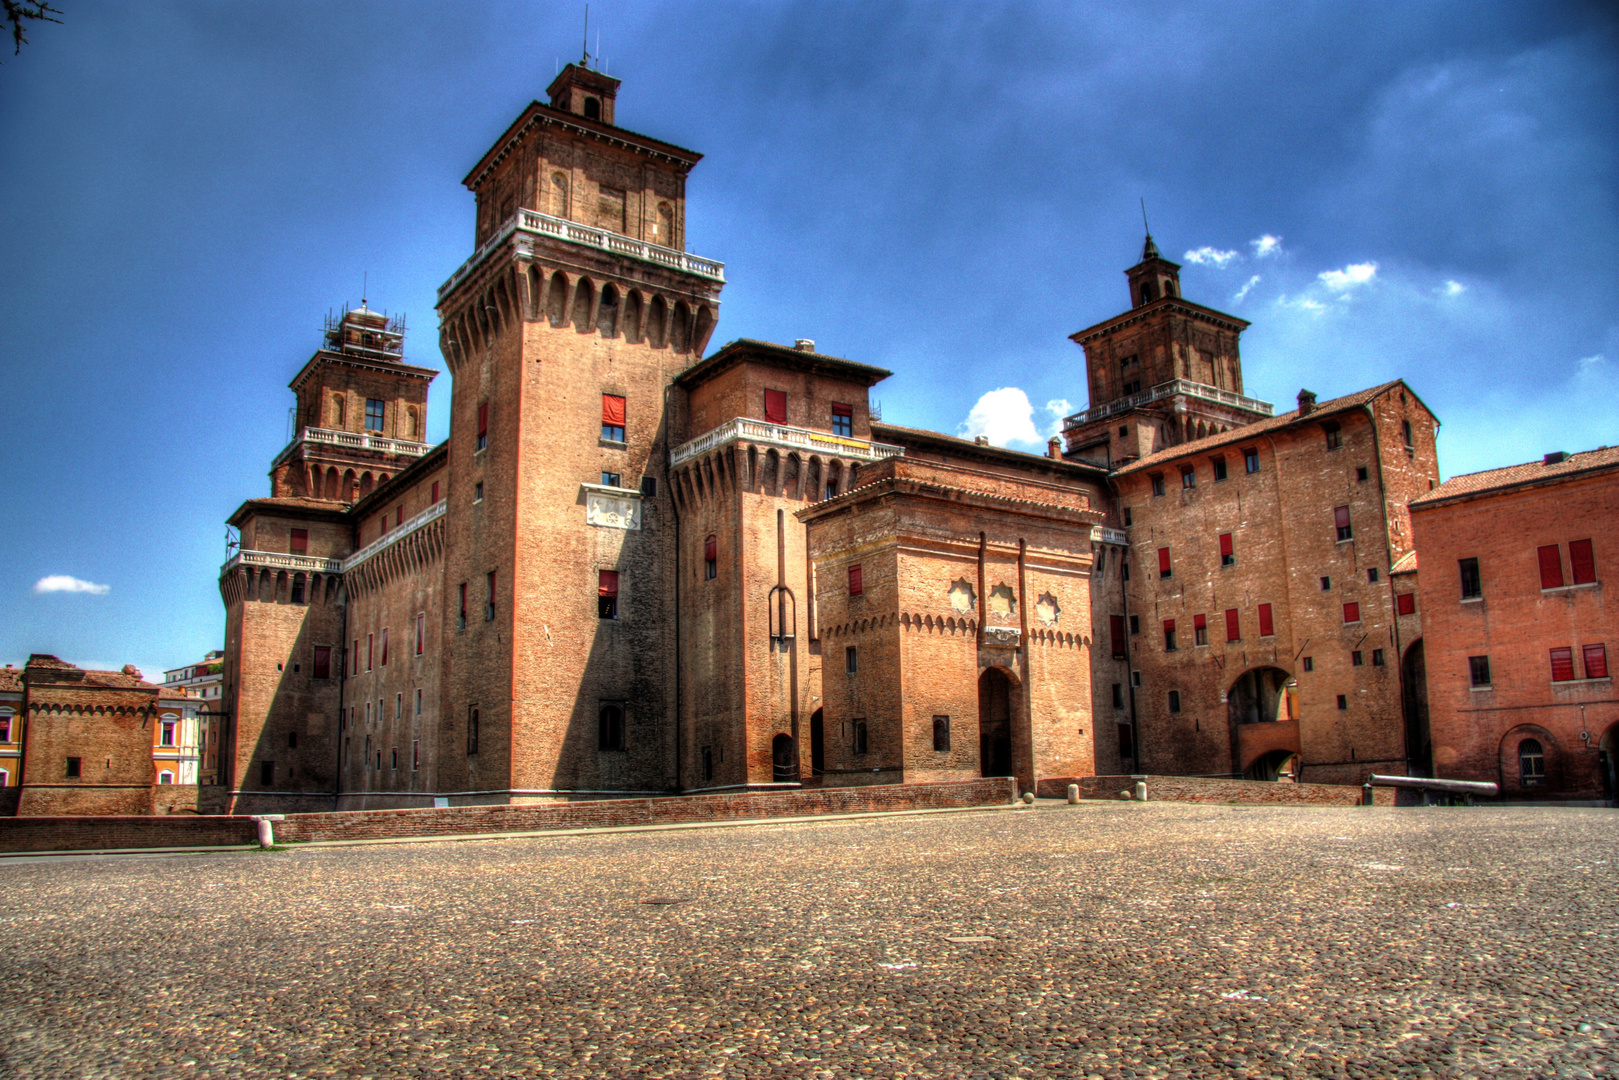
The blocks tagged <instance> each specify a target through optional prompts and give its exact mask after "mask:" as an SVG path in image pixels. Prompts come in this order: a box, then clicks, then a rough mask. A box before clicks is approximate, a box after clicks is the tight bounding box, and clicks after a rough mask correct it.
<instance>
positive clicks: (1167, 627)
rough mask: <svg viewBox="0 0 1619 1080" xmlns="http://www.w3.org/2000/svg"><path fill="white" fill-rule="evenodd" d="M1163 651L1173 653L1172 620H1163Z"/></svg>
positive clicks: (1173, 631)
mask: <svg viewBox="0 0 1619 1080" xmlns="http://www.w3.org/2000/svg"><path fill="white" fill-rule="evenodd" d="M1164 651H1165V652H1174V651H1175V620H1174V619H1165V620H1164Z"/></svg>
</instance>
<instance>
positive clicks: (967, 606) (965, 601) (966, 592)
mask: <svg viewBox="0 0 1619 1080" xmlns="http://www.w3.org/2000/svg"><path fill="white" fill-rule="evenodd" d="M949 597H950V608H951V610H952V611H955V612H957V613H959V614H962V615H965V614H966V613H967V612H969V611H972V610H974V609H975V608H976V607H977V606H978V594H977V593H975V592H973V587H972V585H970V584H969V583H968V581H967V579H966V578H957V579H956V580H954V581H952V582H951V583H950V591H949Z"/></svg>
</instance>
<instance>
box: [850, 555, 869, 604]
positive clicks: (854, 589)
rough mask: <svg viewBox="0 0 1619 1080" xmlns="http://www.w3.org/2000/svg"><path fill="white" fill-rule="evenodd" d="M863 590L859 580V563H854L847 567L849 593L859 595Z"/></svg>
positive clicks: (863, 586)
mask: <svg viewBox="0 0 1619 1080" xmlns="http://www.w3.org/2000/svg"><path fill="white" fill-rule="evenodd" d="M864 591H865V585H864V583H862V582H861V580H860V564H859V563H855V564H854V565H853V566H851V567H849V595H850V596H859V595H860V594H861V593H862V592H864Z"/></svg>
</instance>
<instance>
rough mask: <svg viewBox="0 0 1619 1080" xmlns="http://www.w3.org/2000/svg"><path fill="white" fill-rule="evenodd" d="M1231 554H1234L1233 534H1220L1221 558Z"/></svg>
mask: <svg viewBox="0 0 1619 1080" xmlns="http://www.w3.org/2000/svg"><path fill="white" fill-rule="evenodd" d="M1231 553H1232V548H1231V534H1230V533H1221V534H1220V557H1221V558H1222V559H1223V558H1225V557H1226V556H1228V555H1230V554H1231Z"/></svg>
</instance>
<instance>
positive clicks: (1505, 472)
mask: <svg viewBox="0 0 1619 1080" xmlns="http://www.w3.org/2000/svg"><path fill="white" fill-rule="evenodd" d="M1613 468H1619V446H1601V447H1598V448H1597V449H1595V450H1586V451H1583V452H1581V453H1578V454H1569V455H1568V456H1567V457H1565V458H1564V459H1563V460H1562V461H1557V462H1552V463H1549V464H1548V463H1547V462H1546V461H1545V460H1544V459H1542V460H1540V461H1528V462H1525V463H1524V464H1522V465H1508V466H1507V467H1506V468H1503V469H1486V470H1484V471H1483V472H1476V473H1465V474H1463V475H1461V476H1453V477H1451V478H1450V479H1449V480H1446V481H1445V482H1444V483H1443V484H1440V485H1439V486H1438V487H1436V488H1434V489H1433V490H1432V491H1430V492H1428V493H1427V494H1426V495H1423V496H1422V497H1421V498H1417V499H1412V500H1411V506H1412V508H1413V509H1415V508H1417V507H1421V506H1433V505H1435V504H1437V503H1443V502H1449V501H1450V500H1452V499H1461V498H1466V497H1467V496H1469V495H1478V494H1482V493H1483V492H1486V491H1503V490H1506V489H1507V488H1514V487H1526V486H1528V485H1530V484H1540V483H1545V482H1546V481H1549V480H1567V479H1570V478H1572V477H1575V476H1578V475H1580V474H1582V473H1589V472H1601V471H1603V470H1605V469H1613Z"/></svg>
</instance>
